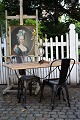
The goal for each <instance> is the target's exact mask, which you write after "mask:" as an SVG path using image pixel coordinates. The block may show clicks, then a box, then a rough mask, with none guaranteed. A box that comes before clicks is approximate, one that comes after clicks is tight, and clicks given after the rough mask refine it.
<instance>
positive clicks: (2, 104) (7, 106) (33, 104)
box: [0, 85, 80, 120]
mask: <svg viewBox="0 0 80 120" xmlns="http://www.w3.org/2000/svg"><path fill="white" fill-rule="evenodd" d="M5 88H6V85H0V120H80V87H79V86H78V87H70V86H69V94H70V103H71V108H69V107H68V104H67V102H65V101H63V100H62V99H61V100H58V98H56V101H55V109H54V110H51V93H50V89H48V88H45V91H44V99H42V102H41V103H39V96H40V95H39V94H38V95H37V96H35V95H34V94H33V95H32V96H29V95H28V93H27V100H26V102H27V103H26V106H27V109H26V110H25V109H24V108H23V107H22V105H21V103H17V93H7V94H5V95H3V94H2V91H3V89H5Z"/></svg>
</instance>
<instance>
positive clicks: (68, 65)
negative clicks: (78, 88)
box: [40, 58, 75, 110]
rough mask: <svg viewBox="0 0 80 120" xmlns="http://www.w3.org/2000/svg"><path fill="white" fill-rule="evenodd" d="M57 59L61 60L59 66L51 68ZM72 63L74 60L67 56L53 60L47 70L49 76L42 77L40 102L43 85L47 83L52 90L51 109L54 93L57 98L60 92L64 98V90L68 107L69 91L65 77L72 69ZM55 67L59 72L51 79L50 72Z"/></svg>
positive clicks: (66, 77)
mask: <svg viewBox="0 0 80 120" xmlns="http://www.w3.org/2000/svg"><path fill="white" fill-rule="evenodd" d="M58 61H61V66H57V67H55V68H54V69H53V70H52V68H53V67H52V66H53V64H55V63H56V62H58ZM74 64H75V60H74V59H69V58H67V59H61V60H53V62H52V63H51V64H50V71H49V74H48V76H49V78H48V79H44V80H43V83H42V87H41V96H40V102H41V99H42V96H43V90H44V86H45V85H48V86H49V87H50V88H51V90H52V110H53V109H54V102H55V97H56V95H58V96H59V99H60V94H61V93H62V95H63V99H64V92H66V97H67V101H68V105H69V107H70V102H69V92H68V88H67V79H68V77H69V75H70V73H71V71H72V69H73V66H74ZM56 68H58V69H59V71H60V72H59V78H52V79H51V78H50V75H51V73H53V71H54V70H55V69H56ZM53 74H54V73H53ZM64 100H65V99H64Z"/></svg>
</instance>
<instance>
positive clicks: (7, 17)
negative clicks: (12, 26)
mask: <svg viewBox="0 0 80 120" xmlns="http://www.w3.org/2000/svg"><path fill="white" fill-rule="evenodd" d="M6 19H20V15H16V16H6Z"/></svg>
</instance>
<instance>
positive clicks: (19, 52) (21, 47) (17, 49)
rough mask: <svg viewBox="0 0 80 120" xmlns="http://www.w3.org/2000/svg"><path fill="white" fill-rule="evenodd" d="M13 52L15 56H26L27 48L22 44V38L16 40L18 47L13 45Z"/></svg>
mask: <svg viewBox="0 0 80 120" xmlns="http://www.w3.org/2000/svg"><path fill="white" fill-rule="evenodd" d="M13 51H14V52H15V54H17V55H26V54H28V52H29V51H28V47H27V46H25V44H24V36H20V37H19V40H18V45H15V46H14V48H13Z"/></svg>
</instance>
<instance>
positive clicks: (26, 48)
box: [10, 26, 34, 55]
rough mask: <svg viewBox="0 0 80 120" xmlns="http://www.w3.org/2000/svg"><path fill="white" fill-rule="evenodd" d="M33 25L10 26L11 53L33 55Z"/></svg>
mask: <svg viewBox="0 0 80 120" xmlns="http://www.w3.org/2000/svg"><path fill="white" fill-rule="evenodd" d="M32 32H33V27H31V26H27V27H26V26H12V27H11V44H10V46H11V47H10V48H11V55H14V54H17V55H27V54H29V55H34V39H33V34H32Z"/></svg>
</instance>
